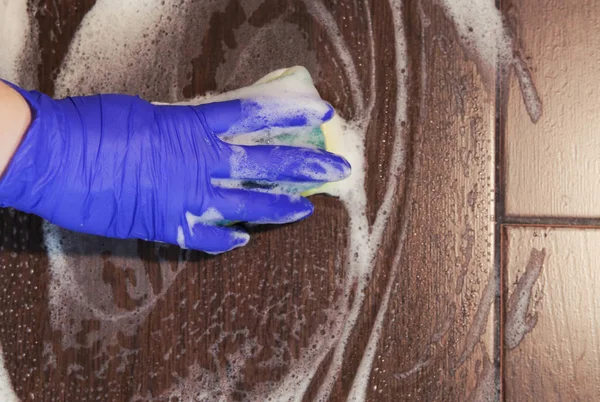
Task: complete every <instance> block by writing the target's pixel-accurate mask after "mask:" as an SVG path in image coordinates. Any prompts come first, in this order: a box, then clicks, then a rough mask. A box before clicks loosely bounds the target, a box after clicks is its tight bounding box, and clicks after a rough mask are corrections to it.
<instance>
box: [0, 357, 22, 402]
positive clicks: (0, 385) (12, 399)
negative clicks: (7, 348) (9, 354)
mask: <svg viewBox="0 0 600 402" xmlns="http://www.w3.org/2000/svg"><path fill="white" fill-rule="evenodd" d="M0 399H1V400H2V401H4V402H16V401H18V400H19V398H17V395H15V391H13V388H12V386H11V384H10V376H9V375H8V373H7V372H6V368H5V367H4V357H3V353H2V348H1V347H0Z"/></svg>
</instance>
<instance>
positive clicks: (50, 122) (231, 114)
mask: <svg viewBox="0 0 600 402" xmlns="http://www.w3.org/2000/svg"><path fill="white" fill-rule="evenodd" d="M7 84H8V85H11V86H12V87H13V88H15V89H16V90H17V91H18V92H19V93H20V94H21V95H22V96H23V97H24V98H25V99H26V100H27V102H28V103H29V105H30V108H31V110H32V123H31V125H30V127H29V129H28V131H27V133H26V134H25V136H24V138H23V140H22V143H21V145H20V146H19V148H18V150H17V152H16V153H15V155H14V156H13V159H12V160H11V162H10V164H9V166H8V167H7V169H6V171H5V172H4V175H3V176H2V178H1V179H0V205H1V206H9V207H13V208H16V209H18V210H21V211H24V212H28V213H34V214H36V215H39V216H41V217H42V218H44V219H47V220H48V221H50V222H52V223H54V224H56V225H59V226H61V227H64V228H67V229H70V230H74V231H79V232H83V233H89V234H95V235H101V236H107V237H116V238H139V239H144V240H151V241H160V242H165V243H171V244H178V245H180V246H181V247H184V248H190V249H197V250H202V251H206V252H208V253H221V252H225V251H228V250H231V249H233V248H236V247H239V246H243V245H245V244H246V243H247V242H248V240H249V236H248V234H247V233H246V232H245V231H243V230H242V229H240V228H237V227H227V226H224V225H223V224H222V223H223V222H224V221H241V222H250V223H259V224H260V223H274V224H281V223H288V222H293V221H296V220H298V219H302V218H304V217H306V216H308V215H310V214H311V213H312V211H313V207H312V205H311V203H310V202H309V201H308V200H307V199H306V198H303V197H299V196H289V195H285V194H273V193H270V192H267V191H260V190H250V189H246V188H227V187H221V186H219V185H217V184H216V183H222V182H223V181H225V182H226V181H227V180H228V179H232V180H233V179H235V181H237V182H239V181H240V180H250V181H258V182H315V183H316V182H329V181H337V180H341V179H343V178H345V177H347V176H348V175H349V174H350V166H349V164H348V163H347V162H346V161H345V160H344V159H343V158H342V157H340V156H337V155H334V154H331V153H328V152H326V151H322V150H318V149H309V148H298V147H292V146H274V145H256V146H242V145H232V144H230V143H227V142H225V141H223V140H222V139H221V138H224V137H227V138H231V136H235V135H238V134H245V133H249V132H254V131H259V130H263V129H265V128H269V127H272V128H281V129H285V128H286V127H295V128H297V127H306V129H307V130H310V129H312V128H314V127H318V126H319V125H320V124H322V123H323V122H324V121H326V120H328V119H330V118H331V117H332V115H333V109H332V108H331V106H330V105H329V104H327V103H326V102H324V101H321V100H315V99H308V98H307V99H305V100H304V101H300V102H299V101H298V99H287V100H286V99H285V98H277V96H273V97H257V98H254V99H242V100H231V101H225V102H218V103H209V104H203V105H198V106H175V105H155V104H152V103H150V102H147V101H145V100H142V99H140V98H139V97H134V96H129V95H114V94H106V95H94V96H82V97H69V98H65V99H60V100H56V99H52V98H50V97H48V96H46V95H44V94H41V93H39V92H36V91H25V90H23V89H21V88H18V87H16V86H14V85H12V84H10V83H7Z"/></svg>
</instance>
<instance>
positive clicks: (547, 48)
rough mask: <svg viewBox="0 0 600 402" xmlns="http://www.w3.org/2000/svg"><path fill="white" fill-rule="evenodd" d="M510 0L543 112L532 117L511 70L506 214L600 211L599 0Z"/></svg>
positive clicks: (586, 213) (596, 213)
mask: <svg viewBox="0 0 600 402" xmlns="http://www.w3.org/2000/svg"><path fill="white" fill-rule="evenodd" d="M509 3H513V4H511V6H507V7H506V9H507V10H508V14H509V15H513V16H514V18H515V20H516V24H515V25H516V26H518V27H519V29H518V32H517V37H518V39H519V41H520V43H521V45H522V50H523V54H524V56H526V58H527V59H526V60H527V64H528V65H529V66H530V68H531V69H532V75H533V79H534V81H535V84H536V86H537V89H538V91H539V94H540V97H541V100H542V102H543V115H542V117H541V119H540V120H539V122H538V123H537V124H533V123H532V122H531V120H530V118H529V116H528V114H527V111H526V109H525V106H524V103H523V100H522V98H521V95H520V90H519V83H518V81H517V79H516V77H515V76H514V74H513V75H512V77H511V78H510V90H509V100H508V108H507V116H506V146H505V152H506V212H507V214H509V215H521V216H523V215H525V216H527V215H530V216H533V215H538V216H539V215H544V216H573V217H591V216H599V215H600V202H598V196H597V194H599V193H600V129H599V127H600V113H599V112H598V111H599V110H600V85H599V80H600V30H599V29H598V27H599V26H600V2H598V1H596V0H584V1H576V2H565V1H557V0H522V1H510V2H509Z"/></svg>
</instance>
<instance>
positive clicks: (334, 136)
mask: <svg viewBox="0 0 600 402" xmlns="http://www.w3.org/2000/svg"><path fill="white" fill-rule="evenodd" d="M265 96H267V97H271V96H274V97H276V96H282V97H292V98H294V97H297V98H298V101H299V102H301V101H302V100H303V99H304V100H306V99H307V98H309V99H310V98H313V99H321V97H320V95H319V92H318V91H317V89H316V88H315V86H314V83H313V80H312V77H311V76H310V73H309V72H308V70H307V69H306V68H304V67H301V66H295V67H291V68H283V69H280V70H276V71H273V72H271V73H269V74H267V75H265V76H264V77H262V78H261V79H259V80H258V81H256V82H255V83H254V84H252V85H250V86H247V87H244V88H240V89H236V90H234V91H230V92H225V93H221V94H214V95H209V96H205V97H201V98H196V99H193V100H191V101H186V102H181V103H179V104H192V105H198V104H203V103H211V102H222V101H226V100H231V99H248V98H255V97H265ZM341 123H342V121H341V119H340V118H339V116H338V115H337V113H335V114H334V117H333V118H332V119H331V120H329V121H327V122H326V123H324V124H322V125H321V126H320V127H316V128H314V129H312V130H310V129H309V130H307V129H306V128H289V129H285V130H283V131H281V130H280V131H277V132H273V130H269V129H266V130H264V132H258V133H249V134H248V135H236V136H232V137H231V138H224V140H225V141H228V142H231V143H234V144H238V145H256V144H264V143H269V144H279V145H294V146H300V147H312V148H320V149H326V150H328V151H330V152H333V153H337V154H340V155H342V156H345V155H344V153H343V152H342V151H343V150H344V149H345V148H344V146H343V143H342V141H341V138H342V124H341ZM219 185H221V186H234V187H240V186H242V187H247V188H257V187H258V188H260V187H264V188H265V189H266V190H267V191H273V192H283V193H287V194H290V195H296V194H302V195H303V196H309V195H312V194H317V193H325V192H328V191H327V189H328V187H329V185H328V184H317V185H315V184H314V183H278V184H276V185H273V184H271V183H255V182H248V181H246V182H241V183H236V182H235V181H233V180H229V181H227V182H224V183H219Z"/></svg>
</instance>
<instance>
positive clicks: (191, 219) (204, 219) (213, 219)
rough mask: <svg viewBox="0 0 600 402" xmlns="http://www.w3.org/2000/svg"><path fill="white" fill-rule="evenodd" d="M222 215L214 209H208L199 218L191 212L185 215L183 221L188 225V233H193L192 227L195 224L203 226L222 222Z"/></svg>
mask: <svg viewBox="0 0 600 402" xmlns="http://www.w3.org/2000/svg"><path fill="white" fill-rule="evenodd" d="M223 219H224V218H223V214H222V213H221V212H219V211H218V210H217V209H216V208H208V209H207V210H206V211H204V213H203V214H202V215H200V216H198V215H194V214H192V213H191V212H186V213H185V220H186V221H187V224H188V230H189V231H190V233H194V226H196V225H197V224H199V223H201V224H205V225H213V224H215V223H217V222H220V221H222V220H223Z"/></svg>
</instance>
